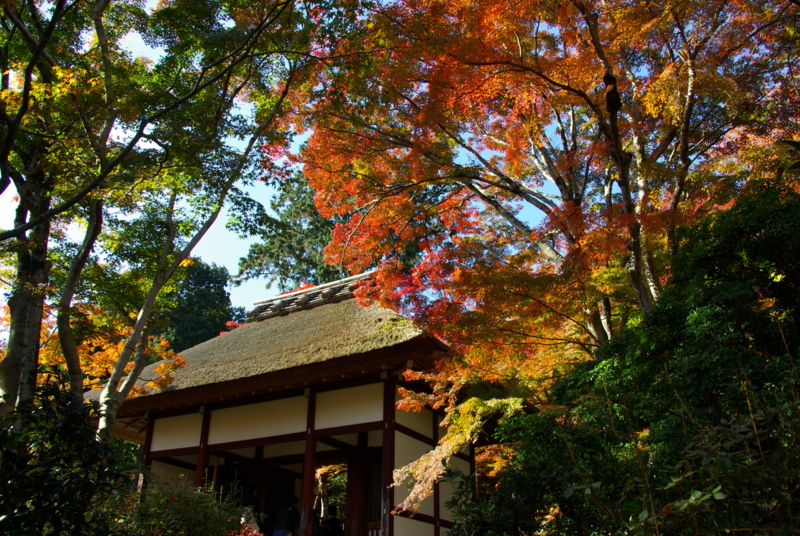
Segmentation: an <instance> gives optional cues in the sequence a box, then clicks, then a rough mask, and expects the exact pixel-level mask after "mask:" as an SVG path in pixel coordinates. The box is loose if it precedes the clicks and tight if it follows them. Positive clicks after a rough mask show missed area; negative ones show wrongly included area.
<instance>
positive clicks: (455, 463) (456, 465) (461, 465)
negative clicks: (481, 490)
mask: <svg viewBox="0 0 800 536" xmlns="http://www.w3.org/2000/svg"><path fill="white" fill-rule="evenodd" d="M447 464H448V466H449V467H451V468H453V469H458V470H459V471H461V472H462V473H463V474H464V475H465V476H467V477H468V476H469V475H470V466H469V462H468V461H465V460H462V459H461V458H450V461H448V462H447ZM452 497H453V486H452V485H450V484H449V483H447V482H440V483H439V512H440V515H441V518H442V519H446V520H448V521H452V520H453V517H452V516H451V515H450V511H449V510H448V509H447V507H445V505H444V504H445V503H446V502H447V501H449V500H450V499H451V498H452Z"/></svg>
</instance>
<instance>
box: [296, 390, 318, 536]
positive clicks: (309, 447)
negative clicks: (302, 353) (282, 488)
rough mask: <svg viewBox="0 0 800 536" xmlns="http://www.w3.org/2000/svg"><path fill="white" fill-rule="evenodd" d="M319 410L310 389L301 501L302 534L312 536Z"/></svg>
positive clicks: (315, 397) (313, 393) (315, 398)
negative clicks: (317, 417)
mask: <svg viewBox="0 0 800 536" xmlns="http://www.w3.org/2000/svg"><path fill="white" fill-rule="evenodd" d="M316 409H317V394H316V392H315V391H314V389H310V392H309V394H308V415H307V417H306V451H305V454H304V456H303V488H302V489H303V491H302V495H303V497H302V498H301V499H300V534H301V535H302V536H312V534H311V530H312V528H313V523H312V518H313V516H314V509H313V508H314V484H315V478H314V477H315V473H316V469H317V466H316V463H317V462H316V454H317V439H316V436H315V435H314V419H315V414H316Z"/></svg>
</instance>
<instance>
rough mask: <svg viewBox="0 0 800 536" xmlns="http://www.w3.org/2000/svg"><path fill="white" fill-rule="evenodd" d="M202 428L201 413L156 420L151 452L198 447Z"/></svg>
mask: <svg viewBox="0 0 800 536" xmlns="http://www.w3.org/2000/svg"><path fill="white" fill-rule="evenodd" d="M202 427H203V415H202V414H200V413H191V414H189V415H179V416H177V417H166V418H163V419H156V421H155V423H153V440H152V443H151V444H150V451H151V452H152V451H157V450H168V449H181V448H185V447H197V446H199V445H200V429H201V428H202Z"/></svg>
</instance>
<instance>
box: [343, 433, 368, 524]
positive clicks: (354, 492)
mask: <svg viewBox="0 0 800 536" xmlns="http://www.w3.org/2000/svg"><path fill="white" fill-rule="evenodd" d="M369 464H370V460H369V454H368V451H367V432H361V433H359V434H358V451H357V453H356V454H354V455H351V456H350V457H349V459H348V463H347V505H348V512H347V516H346V519H347V526H346V527H345V534H346V535H347V536H366V534H367V487H368V486H369Z"/></svg>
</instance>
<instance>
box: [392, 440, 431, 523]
mask: <svg viewBox="0 0 800 536" xmlns="http://www.w3.org/2000/svg"><path fill="white" fill-rule="evenodd" d="M394 438H395V439H394V440H395V444H394V467H395V469H399V468H401V467H403V466H405V465H408V464H409V463H410V462H413V461H415V460H417V459H419V458H420V456H422V455H423V454H426V453H428V452H430V451H431V448H432V447H431V446H430V445H426V444H425V443H423V442H422V441H417V440H416V439H413V438H411V437H408V436H407V435H405V434H404V433H402V432H395V435H394ZM395 490H396V491H395V494H394V500H395V504H400V503H401V502H403V501H404V500H405V498H406V497H408V492H409V490H408V488H407V487H405V486H400V487H397V488H395ZM418 511H419V513H420V514H427V515H429V516H432V515H434V509H433V496H431V497H428V498H427V499H425V500H424V501H422V504H421V505H420V507H419V510H418ZM396 519H401V518H396ZM395 536H397V535H395Z"/></svg>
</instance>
